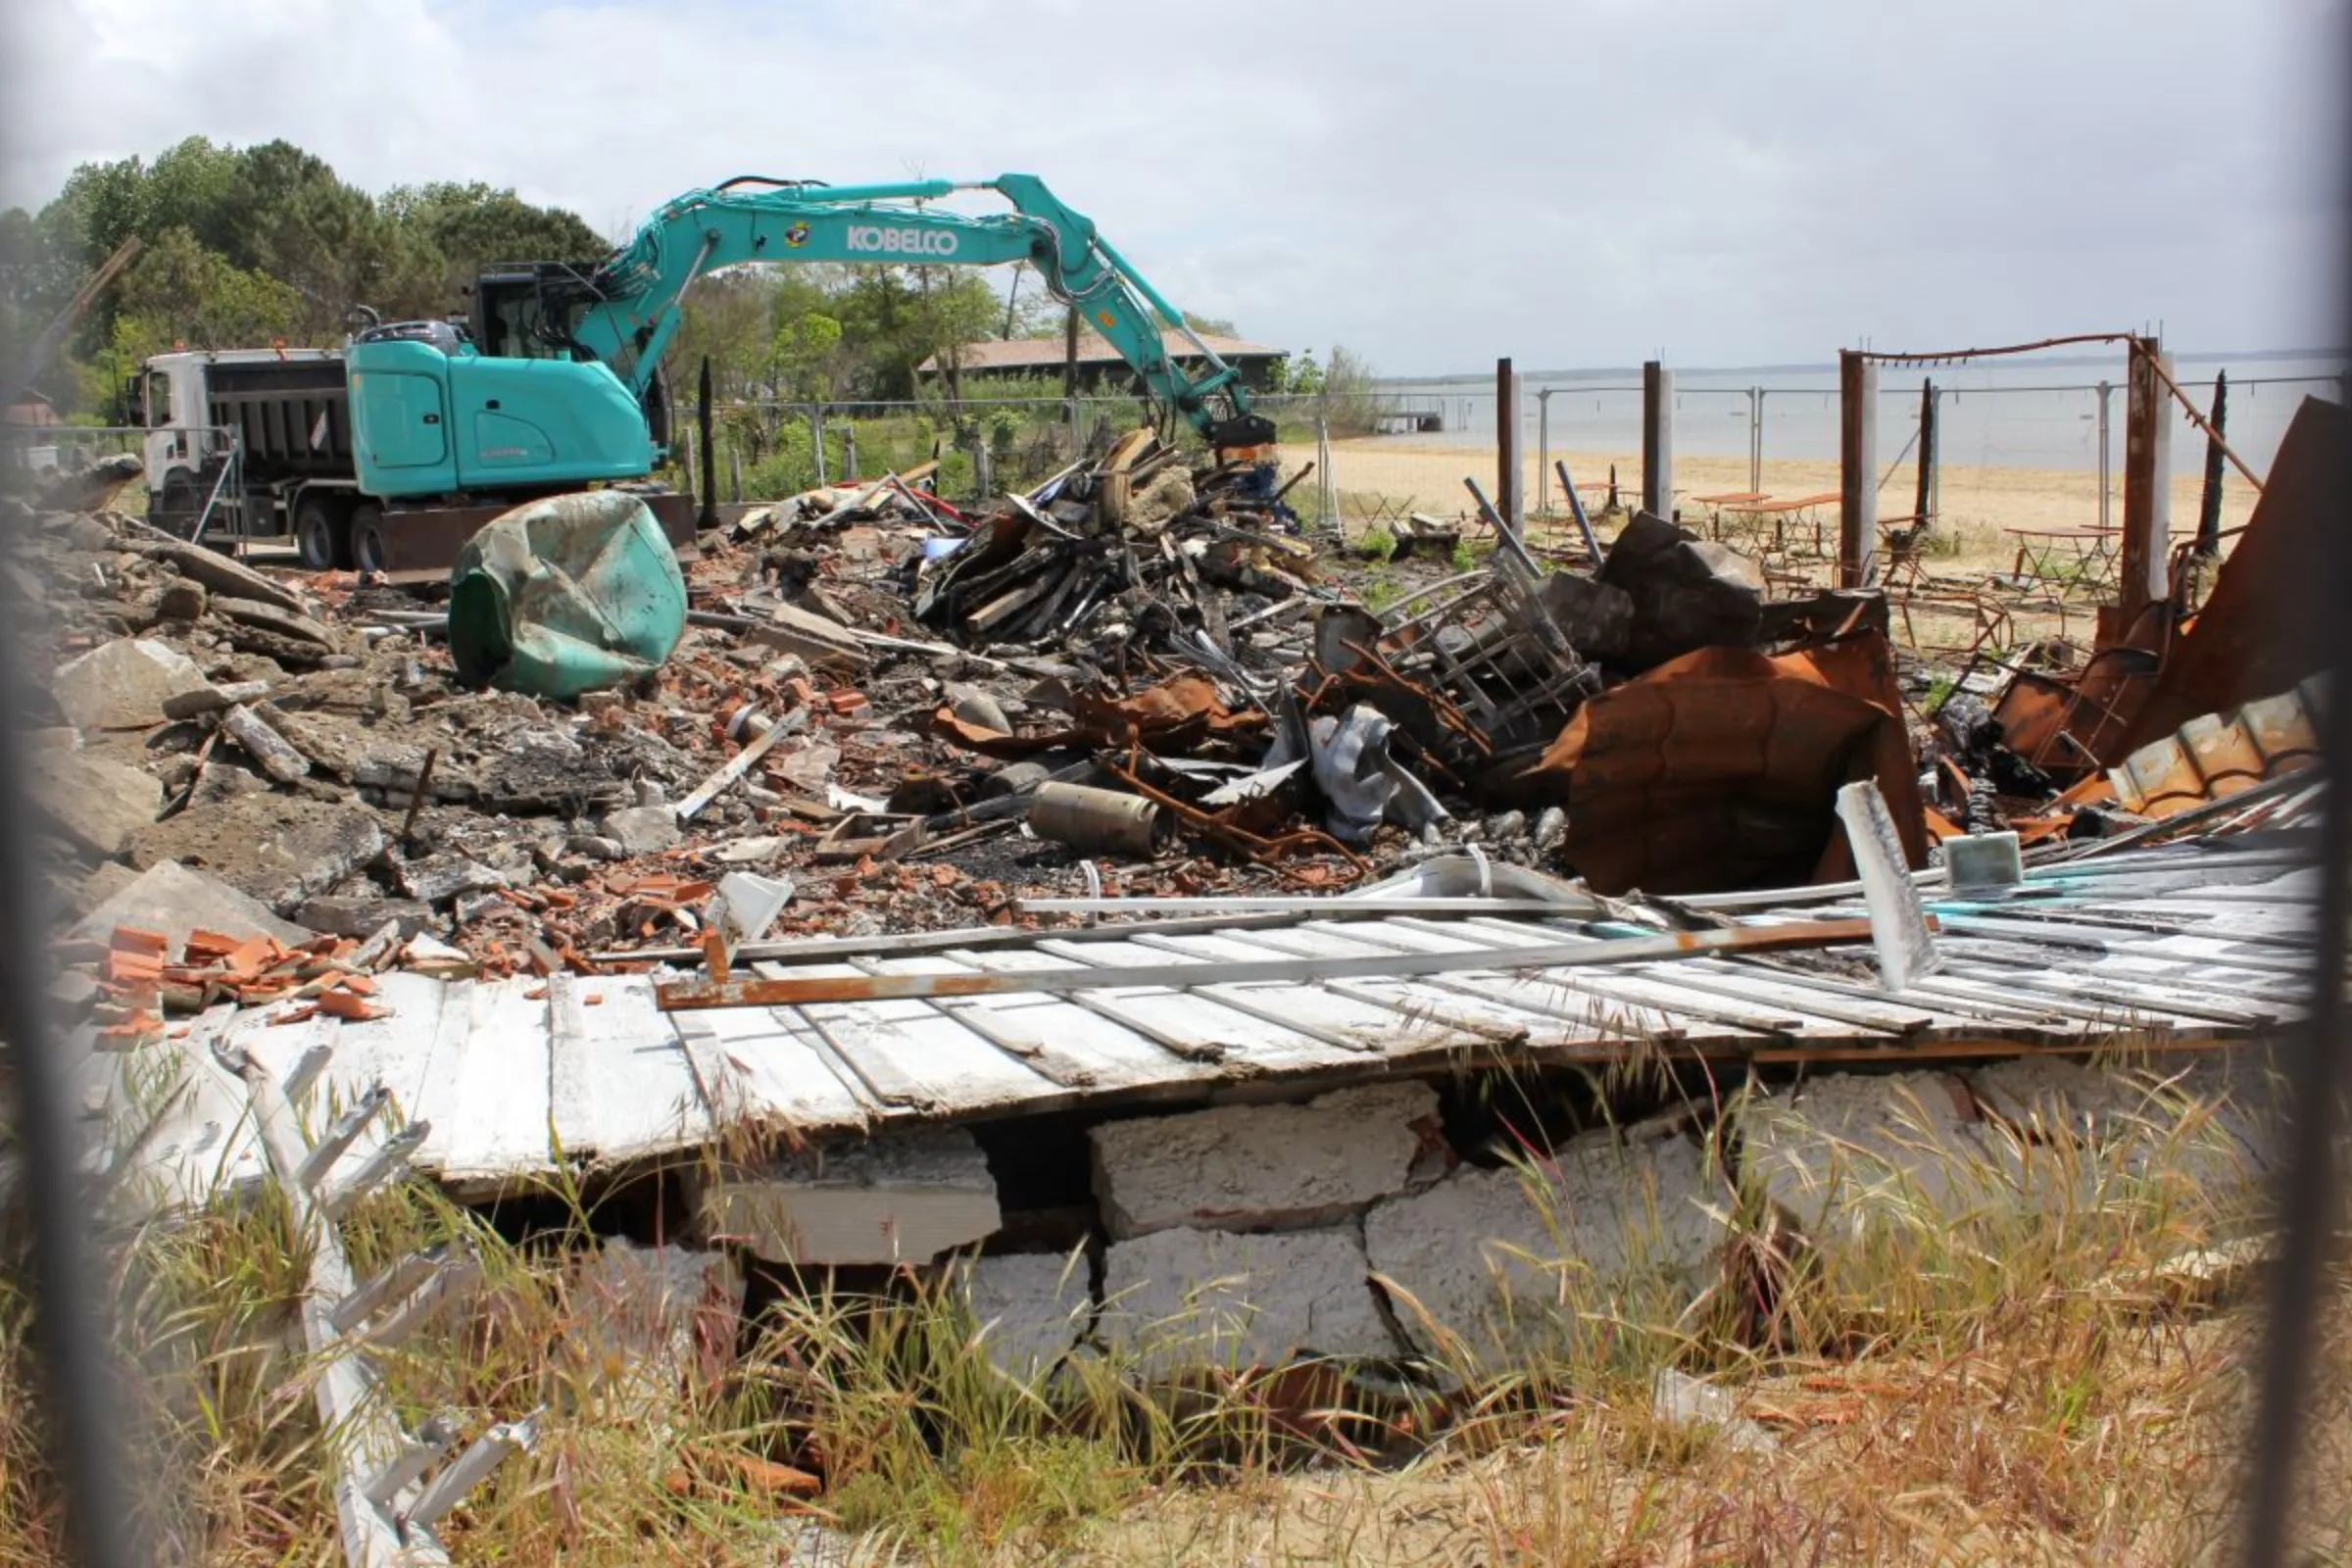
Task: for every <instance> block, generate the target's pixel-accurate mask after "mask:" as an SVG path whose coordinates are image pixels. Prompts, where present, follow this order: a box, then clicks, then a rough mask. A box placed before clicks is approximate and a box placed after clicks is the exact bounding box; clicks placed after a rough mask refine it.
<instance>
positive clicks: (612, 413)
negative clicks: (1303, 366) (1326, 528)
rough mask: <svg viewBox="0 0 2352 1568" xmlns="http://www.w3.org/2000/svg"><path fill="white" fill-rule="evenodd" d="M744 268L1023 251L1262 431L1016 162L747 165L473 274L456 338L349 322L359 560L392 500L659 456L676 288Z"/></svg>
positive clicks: (1066, 289) (1213, 366)
mask: <svg viewBox="0 0 2352 1568" xmlns="http://www.w3.org/2000/svg"><path fill="white" fill-rule="evenodd" d="M967 191H993V192H995V193H996V194H998V195H1000V196H1003V197H1004V198H1005V199H1006V200H1007V201H1009V202H1010V203H1011V205H1012V207H1013V211H1012V212H1010V213H1000V214H991V215H986V216H977V217H975V216H969V215H966V214H963V213H958V212H954V211H951V210H947V209H942V208H935V207H932V206H929V205H927V204H928V203H931V202H934V201H938V200H940V199H942V198H945V197H949V196H953V195H956V194H957V193H960V192H967ZM747 262H749V263H776V264H790V263H796V262H869V263H870V262H879V263H902V264H924V265H935V266H936V265H945V266H954V267H991V266H999V265H1003V264H1005V263H1011V262H1026V263H1028V264H1029V265H1030V266H1031V267H1033V268H1035V269H1036V270H1037V273H1038V276H1039V277H1040V278H1041V279H1042V280H1043V281H1044V283H1045V286H1046V288H1047V289H1048V290H1049V291H1050V292H1051V293H1052V294H1053V295H1054V297H1056V298H1058V299H1061V300H1063V301H1066V302H1067V303H1068V304H1070V305H1071V306H1073V307H1074V308H1075V309H1076V310H1078V311H1079V312H1080V313H1081V314H1082V315H1083V317H1084V319H1085V320H1086V322H1087V323H1088V325H1090V326H1091V327H1093V328H1094V330H1095V331H1097V332H1099V333H1101V334H1102V335H1103V338H1104V339H1105V340H1106V341H1108V342H1109V343H1110V345H1111V346H1112V347H1113V348H1114V349H1116V350H1117V351H1118V352H1119V354H1120V355H1121V356H1122V357H1123V358H1124V359H1125V360H1126V361H1127V363H1128V364H1129V365H1130V366H1132V367H1133V368H1134V369H1135V372H1136V374H1137V376H1138V377H1139V378H1140V379H1141V381H1142V383H1143V386H1144V388H1145V390H1146V391H1147V392H1148V393H1149V394H1150V396H1151V398H1152V400H1153V401H1155V402H1156V403H1158V404H1159V405H1161V406H1162V407H1163V408H1164V409H1165V410H1168V411H1172V412H1173V413H1174V414H1175V415H1178V416H1181V417H1183V418H1184V419H1186V420H1187V421H1189V422H1190V423H1191V425H1192V426H1193V428H1194V429H1195V430H1197V431H1199V432H1200V434H1201V436H1202V438H1203V439H1205V440H1206V441H1207V442H1208V443H1209V445H1210V446H1211V447H1213V448H1216V449H1218V450H1220V451H1224V452H1231V451H1234V450H1236V449H1245V448H1256V447H1262V446H1265V445H1267V444H1268V443H1270V442H1271V441H1272V440H1273V439H1274V431H1273V426H1272V424H1271V423H1270V422H1269V421H1268V420H1267V419H1265V417H1262V416H1260V415H1256V414H1252V413H1251V412H1250V398H1249V393H1248V391H1247V389H1246V388H1245V387H1244V386H1243V385H1242V382H1241V378H1240V375H1239V372H1237V371H1236V370H1235V369H1233V368H1231V367H1230V366H1228V365H1226V364H1225V363H1224V362H1222V361H1221V360H1219V359H1218V358H1217V357H1216V355H1215V354H1213V353H1212V352H1210V351H1209V349H1208V347H1207V345H1206V344H1204V343H1202V342H1201V340H1200V338H1199V336H1198V335H1197V334H1193V333H1192V332H1191V328H1190V327H1188V326H1187V325H1186V323H1185V320H1184V318H1183V316H1182V315H1181V314H1180V313H1178V312H1177V310H1176V309H1175V308H1174V307H1173V306H1171V305H1170V304H1169V303H1168V302H1167V301H1166V300H1165V299H1163V298H1161V296H1160V294H1159V292H1158V291H1157V290H1156V289H1154V288H1152V285H1151V284H1150V283H1148V282H1146V281H1145V280H1144V278H1143V277H1142V276H1141V275H1140V274H1138V273H1137V272H1136V270H1134V269H1133V268H1132V267H1130V266H1128V265H1127V263H1126V261H1125V260H1124V259H1123V258H1122V257H1121V256H1120V255H1119V253H1118V252H1117V251H1116V250H1114V249H1113V248H1112V247H1111V245H1110V242H1109V241H1108V240H1105V239H1104V238H1103V236H1102V235H1101V234H1100V233H1098V232H1097V231H1096V228H1095V225H1094V223H1093V221H1091V220H1089V219H1087V218H1086V217H1084V216H1083V215H1081V214H1079V213H1076V212H1073V211H1071V210H1070V209H1069V208H1068V207H1066V206H1065V205H1063V204H1062V202H1061V201H1060V200H1059V199H1057V198H1056V197H1055V196H1054V194H1053V192H1051V191H1050V190H1048V189H1047V188H1046V186H1045V183H1044V182H1043V181H1042V180H1039V179H1038V178H1037V177H1035V176H1034V175H1030V174H1003V175H1000V176H998V177H997V178H995V179H991V180H984V181H980V182H978V183H971V184H966V183H957V182H955V181H950V180H915V181H908V182H904V183H898V184H880V185H846V186H829V185H824V184H820V183H818V182H816V181H813V180H782V179H767V178H763V177H759V176H752V175H745V176H741V177H738V178H735V179H730V180H728V181H726V182H725V183H724V184H721V185H718V186H715V187H713V188H711V189H710V190H698V191H692V192H689V193H688V194H686V195H684V196H680V197H678V198H677V199H676V200H674V201H672V202H670V203H669V204H668V205H666V206H664V207H663V208H662V209H661V210H660V211H659V212H657V213H655V214H654V215H653V217H652V218H650V219H649V220H647V221H646V222H645V224H644V226H643V227H641V228H640V229H639V230H638V231H637V233H636V235H635V237H634V238H632V239H631V240H630V241H629V242H628V243H627V244H626V245H623V246H622V247H621V248H620V249H619V250H617V251H615V252H613V255H611V256H610V257H608V258H606V259H605V260H604V261H603V262H602V263H600V264H596V265H593V266H580V265H566V264H564V263H557V262H536V263H526V264H519V265H514V266H506V267H500V268H497V269H494V270H490V271H488V272H485V273H484V274H483V275H482V276H481V278H479V279H478V280H477V282H476V284H475V288H474V300H473V310H472V311H471V313H470V323H469V324H470V331H462V330H460V329H459V328H458V327H456V326H454V325H452V324H451V323H448V322H442V321H423V322H401V323H394V324H389V325H383V324H377V325H371V326H369V327H368V329H366V330H364V331H361V332H360V333H358V334H357V335H356V336H355V338H354V339H353V341H352V344H351V346H350V348H349V349H348V350H347V351H346V354H345V361H346V368H347V372H348V392H349V398H350V409H351V428H352V448H353V458H354V460H355V461H356V465H357V468H358V479H359V483H358V486H357V488H358V490H359V492H360V493H361V496H362V497H363V498H365V499H364V500H363V501H362V502H361V505H362V508H363V509H364V510H368V511H369V512H370V513H371V515H368V516H367V517H366V518H365V522H366V525H367V526H368V527H370V528H372V529H374V530H376V537H375V539H374V541H373V543H374V545H375V548H374V549H373V550H368V549H367V548H365V547H363V548H362V549H361V550H360V551H358V552H357V553H358V554H360V555H362V556H366V555H370V554H374V555H392V556H397V555H405V554H408V552H407V551H402V550H399V549H397V548H393V549H386V548H385V546H386V545H387V544H390V543H392V541H390V540H388V539H386V538H385V537H384V536H385V535H386V534H387V533H394V532H397V531H398V529H399V526H400V521H399V519H400V517H401V515H403V513H404V512H415V513H417V514H425V513H430V514H432V515H434V516H436V517H447V516H449V515H452V514H453V513H456V514H473V513H476V512H478V511H479V510H480V509H481V508H482V507H483V506H485V505H488V506H502V505H512V504H514V503H515V502H518V501H522V500H529V499H535V498H538V497H543V496H547V495H553V494H560V493H562V492H564V491H566V490H577V489H580V488H583V487H586V486H589V485H593V484H599V483H604V484H630V483H639V482H642V481H645V480H646V479H647V478H648V476H649V475H651V474H652V473H653V472H654V471H655V470H656V469H657V468H658V467H660V466H662V464H663V463H664V462H665V461H666V460H667V458H668V456H669V442H670V430H669V422H670V421H669V410H668V399H667V397H666V395H665V394H664V392H663V383H662V376H661V373H660V371H661V365H662V353H663V351H664V350H665V349H666V348H667V347H668V346H669V343H670V341H671V340H672V339H673V338H674V337H675V336H676V334H677V330H678V325H679V322H680V320H681V319H682V314H683V308H684V303H685V299H686V292H687V290H688V288H689V287H691V286H692V284H693V283H694V281H695V279H696V278H698V277H701V276H703V275H704V274H706V273H708V272H711V271H712V270H716V269H718V268H723V267H735V266H740V265H742V264H744V263H747ZM1163 324H1164V325H1165V326H1167V327H1169V328H1172V329H1174V330H1175V331H1177V332H1179V333H1183V334H1186V335H1187V336H1190V337H1191V341H1192V343H1193V346H1194V348H1195V349H1196V350H1198V358H1197V359H1193V358H1188V360H1187V361H1186V362H1184V363H1180V362H1179V361H1178V360H1176V359H1175V358H1173V357H1171V356H1170V355H1169V354H1168V352H1167V350H1166V348H1165V346H1164V344H1163V341H1162V338H1161V327H1162V325H1163ZM675 499H681V500H682V498H675ZM672 510H673V511H674V510H675V509H672ZM420 520H421V518H420ZM672 537H673V538H674V537H675V532H674V530H673V533H672ZM346 551H347V552H348V546H347V547H346ZM308 553H310V552H309V549H308V548H307V547H306V554H308ZM361 564H363V565H365V564H368V562H366V561H362V562H361Z"/></svg>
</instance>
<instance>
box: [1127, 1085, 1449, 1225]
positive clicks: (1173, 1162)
mask: <svg viewBox="0 0 2352 1568" xmlns="http://www.w3.org/2000/svg"><path fill="white" fill-rule="evenodd" d="M1088 1137H1089V1139H1090V1141H1091V1142H1092V1144H1093V1146H1094V1172H1095V1197H1096V1199H1097V1201H1099V1202H1100V1203H1101V1204H1102V1209H1103V1224H1104V1226H1105V1227H1106V1228H1107V1229H1108V1230H1109V1232H1110V1234H1111V1236H1112V1237H1113V1238H1114V1239H1117V1240H1120V1241H1125V1240H1129V1239H1132V1238H1134V1237H1138V1236H1145V1235H1149V1234H1150V1233H1152V1232H1153V1231H1161V1230H1173V1229H1177V1228H1179V1227H1186V1228H1194V1229H1208V1230H1236V1231H1252V1230H1303V1229H1308V1228H1312V1227H1315V1226H1323V1225H1329V1224H1332V1223H1333V1222H1335V1221H1337V1220H1340V1219H1344V1218H1347V1217H1348V1216H1349V1215H1352V1214H1356V1213H1360V1212H1361V1211H1362V1210H1363V1209H1364V1208H1365V1206H1366V1205H1368V1204H1370V1203H1372V1202H1373V1201H1376V1200H1378V1199H1382V1198H1387V1197H1389V1196H1391V1195H1392V1194H1395V1193H1400V1192H1402V1191H1404V1189H1405V1186H1406V1184H1407V1182H1408V1181H1409V1180H1410V1178H1411V1176H1412V1173H1413V1167H1414V1164H1415V1162H1416V1161H1417V1160H1419V1159H1420V1158H1421V1157H1422V1156H1423V1155H1424V1153H1425V1152H1429V1151H1430V1149H1431V1147H1432V1144H1433V1142H1435V1141H1437V1140H1438V1139H1439V1137H1440V1134H1439V1131H1438V1096H1437V1091H1435V1090H1433V1089H1431V1088H1430V1087H1429V1085H1427V1084H1425V1083H1419V1082H1401V1083H1385V1084H1368V1085H1365V1086H1363V1087H1361V1088H1355V1089H1342V1090H1338V1091H1336V1092H1334V1093H1332V1094H1328V1095H1324V1096H1322V1097H1321V1098H1319V1099H1316V1100H1311V1101H1309V1102H1307V1103H1304V1104H1299V1105H1218V1106H1215V1107H1213V1108H1211V1109H1208V1110H1199V1111H1190V1112H1187V1113H1186V1114H1184V1115H1180V1116H1148V1117H1142V1118H1139V1119H1137V1120H1134V1121H1117V1122H1105V1123H1103V1125H1101V1126H1098V1127H1095V1128H1093V1129H1092V1130H1091V1131H1090V1132H1089V1134H1088Z"/></svg>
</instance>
